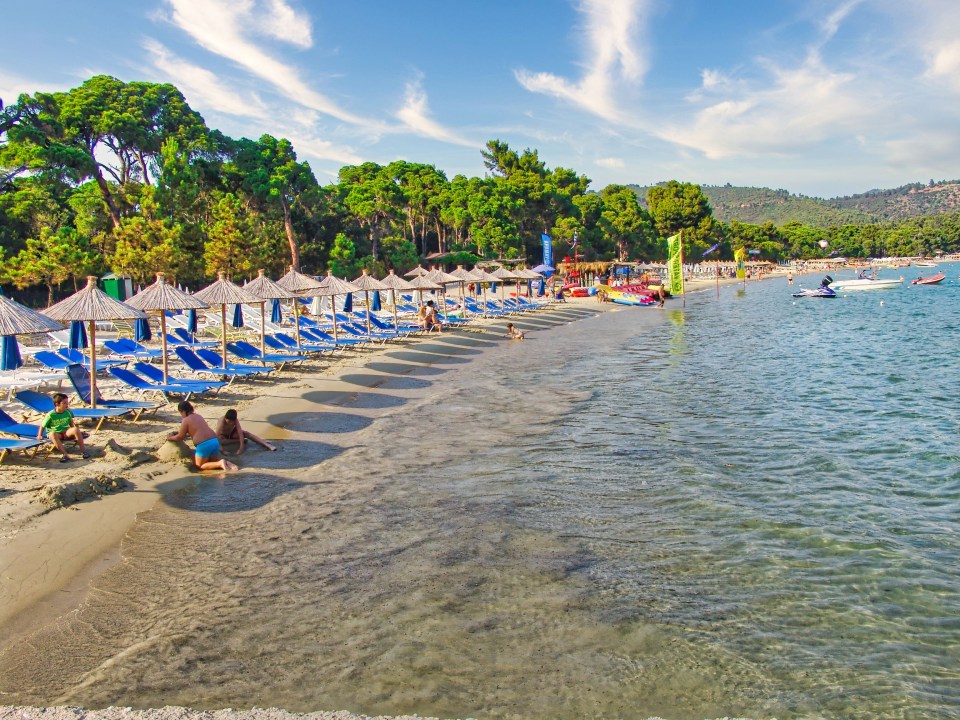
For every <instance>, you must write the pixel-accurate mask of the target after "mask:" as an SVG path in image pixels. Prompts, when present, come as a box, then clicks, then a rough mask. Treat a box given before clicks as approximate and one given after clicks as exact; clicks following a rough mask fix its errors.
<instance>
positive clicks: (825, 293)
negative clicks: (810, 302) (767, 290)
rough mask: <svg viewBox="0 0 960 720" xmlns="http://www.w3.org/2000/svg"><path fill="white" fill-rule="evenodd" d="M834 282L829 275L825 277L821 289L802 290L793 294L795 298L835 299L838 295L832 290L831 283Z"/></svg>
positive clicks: (821, 282)
mask: <svg viewBox="0 0 960 720" xmlns="http://www.w3.org/2000/svg"><path fill="white" fill-rule="evenodd" d="M832 282H833V278H832V277H830V276H829V275H826V276H824V278H823V280H821V281H820V287H818V288H817V289H816V290H808V289H806V288H800V290H798V291H797V292H795V293H793V297H795V298H803V297H815V298H835V297H836V296H837V293H836V292H834V291H833V290H832V289H831V288H830V283H832Z"/></svg>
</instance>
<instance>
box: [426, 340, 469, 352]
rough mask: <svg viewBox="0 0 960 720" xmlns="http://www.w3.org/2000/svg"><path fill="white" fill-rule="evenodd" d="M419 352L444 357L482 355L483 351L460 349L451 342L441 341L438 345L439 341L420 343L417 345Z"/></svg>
mask: <svg viewBox="0 0 960 720" xmlns="http://www.w3.org/2000/svg"><path fill="white" fill-rule="evenodd" d="M417 350H420V351H423V352H428V353H437V354H442V355H480V354H481V352H482V350H476V349H474V348H467V347H460V346H458V345H455V344H453V343H450V342H449V341H440V342H439V343H438V342H437V340H433V341H431V342H425V343H420V344H419V345H417Z"/></svg>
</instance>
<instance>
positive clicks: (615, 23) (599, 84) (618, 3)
mask: <svg viewBox="0 0 960 720" xmlns="http://www.w3.org/2000/svg"><path fill="white" fill-rule="evenodd" d="M651 4H652V3H651V0H582V2H581V5H580V8H579V11H580V12H581V13H582V14H583V15H584V18H585V27H584V38H583V43H584V46H585V48H584V49H585V54H587V55H588V57H587V58H586V59H585V61H584V69H585V72H584V74H583V76H582V77H581V78H580V79H579V80H578V81H575V82H574V81H571V80H568V79H566V78H563V77H560V76H558V75H554V74H553V73H548V72H529V71H527V70H522V69H521V70H516V71H515V72H514V75H515V77H516V79H517V81H518V82H519V83H520V84H521V85H522V86H523V87H524V88H525V89H527V90H529V91H530V92H535V93H542V94H545V95H552V96H554V97H558V98H561V99H563V100H566V101H568V102H571V103H573V104H575V105H579V106H580V107H582V108H583V109H585V110H587V111H589V112H591V113H594V114H595V115H599V116H600V117H602V118H605V119H607V120H612V121H619V120H621V119H622V117H623V113H622V111H621V110H620V108H619V107H618V104H617V102H616V99H615V96H616V94H617V93H616V91H617V88H618V87H619V86H620V85H622V84H628V85H638V84H639V83H640V82H641V81H642V80H643V76H644V74H645V73H646V71H647V59H646V57H645V56H644V55H643V54H642V53H641V52H640V50H639V47H638V46H639V43H638V42H637V39H636V35H637V34H638V31H639V29H640V25H641V20H642V19H643V15H644V14H645V13H647V12H649V10H650V7H651Z"/></svg>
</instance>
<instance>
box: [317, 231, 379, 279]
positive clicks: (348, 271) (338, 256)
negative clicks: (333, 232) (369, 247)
mask: <svg viewBox="0 0 960 720" xmlns="http://www.w3.org/2000/svg"><path fill="white" fill-rule="evenodd" d="M371 258H372V256H371ZM372 259H373V261H374V262H376V258H372ZM358 265H359V263H358V262H357V248H356V246H355V245H354V244H353V240H351V239H350V238H348V237H347V236H346V235H344V234H343V233H337V237H336V239H335V240H334V241H333V247H332V248H331V249H330V263H329V265H328V266H327V268H328V269H329V270H330V272H332V273H333V274H334V275H336V276H337V277H338V278H348V279H351V278H354V277H356V276H357V275H358V274H359V272H358V269H357V266H358Z"/></svg>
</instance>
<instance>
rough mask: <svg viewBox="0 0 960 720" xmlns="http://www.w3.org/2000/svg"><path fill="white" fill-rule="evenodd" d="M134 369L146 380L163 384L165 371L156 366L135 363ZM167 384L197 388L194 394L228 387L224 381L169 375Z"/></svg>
mask: <svg viewBox="0 0 960 720" xmlns="http://www.w3.org/2000/svg"><path fill="white" fill-rule="evenodd" d="M133 369H134V370H136V371H137V373H139V374H140V375H143V376H144V377H145V378H147V379H148V380H150V381H151V382H154V383H162V382H163V370H161V369H160V368H158V367H157V366H156V365H150V364H148V363H144V362H138V363H134V365H133ZM167 383H169V384H170V385H177V386H181V385H182V386H184V387H193V388H195V389H194V391H193V392H197V393H202V392H207V391H208V390H218V391H219V390H220V388H222V387H224V386H226V385H227V383H225V382H224V381H223V380H202V379H200V378H181V377H174V376H173V375H171V374H169V373H167Z"/></svg>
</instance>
